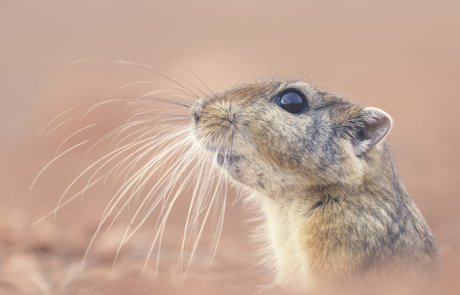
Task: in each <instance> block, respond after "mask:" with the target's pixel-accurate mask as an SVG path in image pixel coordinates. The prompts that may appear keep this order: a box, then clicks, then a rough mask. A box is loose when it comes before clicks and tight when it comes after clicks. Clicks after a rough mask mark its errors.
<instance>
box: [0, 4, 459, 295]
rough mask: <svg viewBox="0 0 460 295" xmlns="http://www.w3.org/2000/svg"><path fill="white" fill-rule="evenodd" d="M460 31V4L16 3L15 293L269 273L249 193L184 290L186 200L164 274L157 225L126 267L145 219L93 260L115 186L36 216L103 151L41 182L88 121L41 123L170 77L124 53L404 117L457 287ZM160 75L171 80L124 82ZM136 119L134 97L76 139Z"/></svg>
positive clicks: (420, 184)
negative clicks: (282, 83)
mask: <svg viewBox="0 0 460 295" xmlns="http://www.w3.org/2000/svg"><path fill="white" fill-rule="evenodd" d="M459 36H460V3H459V2H458V1H454V0H450V1H449V0H443V1H415V0H405V1H394V0H392V1H364V0H353V1H346V2H345V1H319V0H316V1H300V0H298V1H285V2H281V1H278V2H277V1H259V0H257V1H227V2H225V3H220V2H215V1H147V0H137V1H119V0H116V1H107V0H101V1H89V0H82V1H72V2H71V1H57V0H56V1H51V0H43V1H3V2H2V3H0V40H1V41H0V42H1V45H0V52H1V54H0V167H1V169H0V192H1V194H0V216H1V218H0V294H131V293H132V294H175V293H178V292H181V291H183V292H184V293H186V294H216V293H223V294H227V293H228V294H236V293H240V294H246V293H250V292H252V291H253V290H254V287H255V285H256V284H257V283H260V282H262V281H263V280H264V278H265V274H264V273H263V272H262V273H258V272H256V271H255V268H254V264H255V262H256V261H257V258H256V257H255V254H254V252H255V251H254V249H255V248H256V247H257V243H254V242H251V240H250V239H249V238H248V234H249V231H250V229H251V224H248V223H246V222H245V220H247V219H248V217H251V216H252V214H253V213H252V211H251V210H249V209H248V208H245V206H244V205H243V204H242V203H237V204H236V205H234V206H229V208H228V209H227V212H226V213H227V214H226V215H227V216H226V221H225V226H224V231H223V235H222V240H221V245H220V247H219V250H218V252H217V255H216V257H215V262H214V264H213V266H211V267H208V266H207V264H206V263H205V262H206V258H207V257H208V256H207V255H208V254H207V253H208V249H207V248H206V243H208V242H207V238H206V237H205V239H204V242H203V243H202V244H203V245H202V246H201V247H200V248H199V249H198V254H197V259H196V260H195V263H194V264H193V266H192V269H191V271H190V272H189V276H188V278H187V280H186V282H185V285H183V286H182V287H181V286H180V284H179V283H178V282H179V281H180V274H179V272H178V271H177V267H176V261H177V256H178V253H179V247H180V239H178V237H180V236H181V234H182V232H181V230H182V228H183V226H184V224H183V214H184V212H185V211H184V210H186V209H183V208H186V206H187V199H186V198H184V200H181V201H180V202H179V203H178V209H177V212H174V213H175V214H173V215H172V218H171V220H170V223H169V226H168V229H167V233H166V235H165V238H164V241H163V253H162V255H161V259H160V264H159V270H158V274H157V278H156V280H154V275H153V271H152V268H151V267H149V268H148V269H147V271H146V272H145V276H144V278H143V279H142V280H140V278H141V271H142V267H143V263H144V261H145V257H146V255H147V253H148V249H149V246H150V241H151V238H152V234H153V230H152V228H149V227H148V226H147V227H144V228H143V229H142V230H141V231H140V233H139V234H138V235H136V236H135V238H133V240H131V241H130V242H129V243H127V245H126V246H125V247H124V248H123V251H122V252H121V254H120V257H119V260H118V262H117V264H116V266H115V267H114V263H113V262H114V257H115V253H116V250H117V247H118V244H119V239H120V236H121V235H122V234H123V231H124V230H125V228H126V226H127V223H128V219H127V218H128V217H129V214H128V215H127V216H122V217H121V219H120V221H119V222H117V223H115V225H114V227H113V228H112V230H110V231H109V232H108V233H107V234H102V235H101V236H100V238H99V239H98V240H97V241H96V242H95V245H94V247H93V248H92V250H91V251H90V253H89V256H88V259H87V263H86V265H85V266H84V267H83V269H81V261H82V259H83V256H84V252H85V250H86V248H87V246H88V243H89V241H90V239H91V236H92V234H93V233H94V230H95V228H96V227H97V224H98V222H99V218H100V216H101V213H102V211H103V209H104V207H105V206H106V205H107V203H108V200H109V198H110V196H111V194H113V186H111V185H108V186H104V187H98V188H96V189H94V190H91V191H89V192H88V194H87V195H86V197H85V199H84V200H83V201H80V199H78V200H76V201H75V202H73V203H72V204H70V205H69V206H68V207H66V208H65V209H63V210H61V211H60V212H59V213H58V214H57V216H56V217H55V218H49V219H46V220H45V221H43V222H41V223H39V224H38V225H36V226H31V224H32V223H33V222H34V221H35V220H37V219H38V218H40V217H41V216H43V215H44V214H46V213H47V212H49V211H51V210H53V209H54V207H55V206H56V204H57V201H58V199H59V196H60V195H61V193H62V191H63V190H64V189H65V187H66V186H67V185H68V184H69V183H70V182H71V180H72V179H73V177H75V176H76V175H77V174H78V173H79V172H81V171H82V170H83V169H84V167H85V166H86V165H88V164H89V163H91V161H93V160H94V157H95V156H94V155H86V154H85V153H84V152H83V150H79V149H77V150H75V151H74V152H72V153H69V154H66V155H65V156H63V157H62V158H61V159H59V161H57V162H56V163H55V164H54V165H53V166H52V167H50V169H49V170H47V172H46V173H45V174H44V175H43V177H42V178H40V180H39V182H38V183H37V185H36V186H35V188H34V189H33V190H29V186H30V184H31V182H32V181H33V178H34V176H35V175H36V174H37V172H38V171H39V170H40V169H41V168H42V167H43V166H44V165H46V163H47V162H48V161H49V160H50V159H52V158H53V155H54V152H55V151H56V148H57V147H58V146H59V143H60V142H61V141H62V140H63V139H65V138H66V137H67V136H68V135H70V134H71V133H73V132H74V131H76V130H78V128H80V127H81V125H78V122H76V121H75V118H74V120H70V121H66V122H64V123H63V124H62V126H60V128H59V129H57V130H56V131H55V132H53V133H51V134H50V135H46V133H47V132H45V134H42V135H38V132H39V130H40V129H41V127H43V126H44V125H45V124H46V123H47V122H48V121H49V120H50V119H51V118H53V117H54V116H55V115H56V114H59V113H60V112H62V111H64V110H66V109H68V108H70V107H72V106H75V105H78V104H80V103H97V102H98V101H101V100H103V99H109V98H119V97H135V96H138V95H141V94H142V93H145V92H148V91H151V90H155V89H156V87H160V86H166V85H170V84H168V83H167V81H165V80H162V79H159V77H158V76H156V75H155V74H153V73H152V72H150V71H149V70H147V69H145V68H142V67H137V66H127V65H126V64H120V63H116V61H119V60H121V59H123V60H130V61H133V62H138V63H142V64H146V65H149V66H151V67H153V68H155V69H157V70H159V71H161V72H172V73H175V74H178V75H181V76H184V77H185V78H186V79H188V80H190V81H193V83H195V84H197V85H198V84H199V83H200V82H199V81H198V80H197V79H196V77H195V76H194V75H193V74H192V73H191V72H190V71H188V70H187V69H191V70H192V71H193V72H195V73H197V74H199V76H201V77H202V79H203V80H204V81H206V82H207V83H208V84H209V85H210V86H211V88H212V89H214V90H215V91H218V90H222V89H225V88H226V87H228V86H231V85H234V84H236V83H240V82H243V81H247V80H252V79H270V78H289V79H303V80H307V81H310V82H312V83H313V84H315V85H318V86H320V87H323V88H327V89H330V90H333V91H336V92H338V93H341V94H343V95H345V96H347V97H348V98H350V99H352V100H354V101H356V102H358V103H361V104H363V105H371V106H377V107H380V108H383V109H384V110H386V111H387V112H388V113H390V114H391V115H392V116H393V118H394V121H395V125H394V129H393V130H392V132H391V134H390V136H389V142H390V144H391V147H392V151H393V155H394V158H395V160H396V162H397V165H398V167H399V171H400V174H401V177H402V178H403V180H404V183H405V185H406V187H407V189H408V190H409V192H410V193H411V195H412V196H413V198H414V199H415V201H416V203H417V204H418V205H419V207H420V209H421V211H422V212H423V214H424V215H425V217H426V219H427V221H428V223H429V224H430V226H431V228H432V230H433V232H434V234H435V236H436V238H437V240H438V242H439V246H440V250H441V255H442V258H443V263H444V266H443V271H442V277H443V280H442V284H440V285H441V286H442V288H443V289H444V290H443V292H444V294H446V293H447V292H448V291H451V292H453V294H454V293H455V291H458V290H459V285H458V280H457V281H456V278H457V277H458V275H459V274H460V256H459V255H460V218H459V210H460V195H459V189H458V181H459V172H458V171H459V169H460V158H459V157H458V152H459V151H460V123H459V121H458V120H459V107H460V100H459V98H460V79H459V77H460V55H459V53H460V38H459ZM152 80H155V81H158V82H159V83H160V84H159V85H148V84H147V85H137V86H136V87H127V88H123V89H119V88H120V87H121V86H122V85H125V84H127V83H131V82H136V81H152ZM202 87H203V86H202ZM73 114H75V113H70V114H69V117H68V118H71V117H72V115H73ZM129 114H130V113H129V110H128V109H125V108H123V107H122V106H121V105H116V106H115V107H106V108H105V107H104V108H102V109H101V110H98V112H97V113H96V115H94V116H95V117H93V119H94V120H96V119H97V120H98V121H99V122H103V124H105V125H104V126H105V127H104V128H94V129H91V131H89V132H86V133H84V134H81V136H82V137H80V138H77V139H73V141H70V142H67V144H68V145H67V146H69V147H70V146H71V145H72V143H73V144H77V143H78V140H82V138H91V139H93V140H94V139H95V138H96V139H97V138H100V137H101V136H102V135H103V134H105V132H107V130H108V129H107V128H109V127H114V126H116V124H118V123H119V122H121V120H123V118H125V119H126V118H127V117H128V116H129ZM60 122H63V121H60ZM57 125H58V124H55V125H52V126H51V127H50V129H47V131H51V130H52V129H53V128H54V127H56V126H57ZM96 152H99V153H104V152H107V150H104V148H101V149H100V150H98V151H96ZM231 195H232V191H230V197H229V198H230V201H231V199H232V197H231ZM131 212H132V211H131ZM423 291H424V292H425V293H427V292H428V291H427V289H424V290H423ZM438 291H439V290H438ZM424 292H421V293H424ZM436 293H442V292H436Z"/></svg>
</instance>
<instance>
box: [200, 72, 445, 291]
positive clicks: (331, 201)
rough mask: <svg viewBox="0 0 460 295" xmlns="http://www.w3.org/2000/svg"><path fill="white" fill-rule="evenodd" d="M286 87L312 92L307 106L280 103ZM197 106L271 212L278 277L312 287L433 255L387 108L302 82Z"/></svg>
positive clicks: (418, 265)
mask: <svg viewBox="0 0 460 295" xmlns="http://www.w3.org/2000/svg"><path fill="white" fill-rule="evenodd" d="M289 88H293V89H296V90H298V91H301V92H302V93H303V94H304V95H305V97H306V98H307V100H308V109H307V110H306V111H305V112H302V113H298V114H292V113H289V112H287V111H285V110H284V109H282V108H281V107H279V106H278V105H277V104H276V102H275V99H274V98H275V97H276V95H277V94H278V93H279V92H280V91H283V90H285V89H289ZM192 115H193V117H194V119H195V130H194V134H195V137H196V139H197V141H198V142H199V143H200V144H201V145H202V146H203V147H204V148H205V149H206V150H208V151H211V152H214V153H216V154H217V162H218V163H219V164H220V165H221V166H222V167H223V169H224V170H225V171H226V172H227V173H228V174H229V175H230V176H231V177H232V178H233V180H235V181H236V182H237V183H239V184H240V185H242V186H244V187H246V188H248V189H249V190H250V191H251V193H252V196H253V199H255V200H256V201H257V202H259V203H260V206H261V208H262V211H263V212H264V213H265V216H266V233H267V239H268V240H269V243H270V249H271V250H272V255H273V258H274V260H275V264H276V279H275V282H276V284H279V285H281V286H284V287H294V288H298V289H299V288H300V289H308V288H311V287H313V286H315V285H321V284H324V283H326V282H328V283H329V282H337V283H340V282H347V281H350V280H352V279H354V278H361V277H364V276H365V275H366V274H369V273H374V272H376V271H378V270H379V269H388V267H391V268H392V269H398V270H403V271H408V270H411V271H414V272H418V271H420V270H422V269H425V268H427V267H428V266H430V265H432V264H433V263H434V262H435V261H436V258H437V248H436V244H435V241H434V239H433V236H432V234H431V232H430V230H429V228H428V226H427V224H426V222H425V221H424V219H423V217H422V216H421V214H420V212H419V210H418V209H417V207H416V206H415V204H414V203H413V201H412V200H411V199H410V197H409V195H408V194H407V192H406V190H405V189H404V187H403V185H402V183H401V181H400V178H399V177H398V174H397V172H396V170H395V167H394V164H393V161H392V159H391V156H390V153H389V150H388V147H387V144H386V143H385V136H386V134H387V133H388V131H389V130H390V128H391V126H392V120H391V118H390V116H389V115H388V114H386V113H385V112H384V111H382V110H380V109H376V108H365V107H361V106H358V105H355V104H352V103H350V102H348V101H347V100H345V99H344V98H342V97H339V96H336V95H334V94H331V93H329V92H326V91H321V90H318V89H316V88H314V87H312V86H311V85H309V84H306V83H303V82H298V81H266V82H254V83H248V84H246V85H242V86H239V87H236V88H234V89H231V90H228V91H226V92H223V93H221V94H216V95H214V96H212V97H205V98H203V99H202V100H200V101H197V102H196V103H195V104H194V106H193V107H192Z"/></svg>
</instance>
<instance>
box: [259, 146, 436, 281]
mask: <svg viewBox="0 0 460 295" xmlns="http://www.w3.org/2000/svg"><path fill="white" fill-rule="evenodd" d="M366 161H367V163H369V164H368V166H367V167H372V168H367V171H366V173H365V174H364V175H365V177H364V179H363V180H362V182H361V183H360V184H354V185H334V186H327V187H324V186H323V187H316V188H314V189H310V190H309V191H308V193H307V194H306V195H305V196H302V197H299V198H296V199H295V200H296V201H293V202H279V200H280V199H282V198H283V196H281V197H280V198H277V200H275V199H273V198H270V197H262V198H260V199H261V200H262V208H263V211H264V212H265V215H266V230H267V236H268V240H269V243H270V246H271V250H272V253H273V258H274V260H275V264H276V265H277V273H276V282H277V283H278V284H281V285H287V286H289V285H292V286H295V287H296V288H298V287H299V284H300V286H301V287H302V288H304V289H305V288H308V287H311V286H313V285H315V284H316V283H317V282H319V281H324V280H327V279H328V278H330V279H332V280H334V281H337V280H339V281H340V280H348V279H349V278H350V277H352V276H353V275H355V274H356V273H360V272H365V271H367V270H370V269H374V268H376V267H377V266H379V265H381V264H383V263H387V262H389V261H401V260H407V259H410V260H414V261H417V262H420V261H421V262H426V261H428V260H431V259H430V258H432V257H433V256H435V253H436V246H435V244H434V241H433V238H432V236H431V233H430V231H429V229H428V227H427V225H426V223H425V221H424V220H423V218H422V216H421V215H420V213H419V211H418V209H417V208H416V207H415V205H414V203H413V202H412V201H411V200H410V198H409V196H408V195H407V193H406V192H405V190H404V187H403V186H402V184H401V182H400V180H399V177H398V175H397V173H396V171H395V169H394V167H393V163H392V161H391V158H390V156H389V153H388V151H387V149H386V147H385V148H384V149H382V150H380V151H378V152H375V153H373V154H370V155H369V156H368V158H367V159H366ZM289 199H292V198H289Z"/></svg>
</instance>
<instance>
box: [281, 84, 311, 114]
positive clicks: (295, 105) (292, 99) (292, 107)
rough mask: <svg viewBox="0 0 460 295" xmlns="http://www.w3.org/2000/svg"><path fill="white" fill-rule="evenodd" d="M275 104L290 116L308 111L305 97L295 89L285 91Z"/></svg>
mask: <svg viewBox="0 0 460 295" xmlns="http://www.w3.org/2000/svg"><path fill="white" fill-rule="evenodd" d="M276 103H277V104H278V105H279V106H280V107H281V108H282V109H283V110H285V111H288V112H289V113H291V114H298V113H301V112H303V111H306V110H307V109H308V102H307V98H306V97H305V95H304V94H303V93H302V92H300V91H299V90H297V89H286V90H284V91H283V92H281V93H280V94H279V95H278V97H277V98H276Z"/></svg>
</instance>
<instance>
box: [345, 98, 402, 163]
mask: <svg viewBox="0 0 460 295" xmlns="http://www.w3.org/2000/svg"><path fill="white" fill-rule="evenodd" d="M350 121H351V124H347V123H345V126H346V128H351V129H352V130H348V132H347V133H348V134H349V135H351V143H352V146H353V151H354V153H355V154H356V156H361V155H363V154H365V153H366V152H367V151H369V150H370V149H371V148H373V147H374V146H375V145H377V144H378V143H379V142H381V141H382V140H383V139H384V138H385V136H386V135H387V134H388V131H390V129H391V126H392V125H393V119H392V118H391V117H390V115H388V114H387V113H386V112H384V111H383V110H381V109H378V108H373V107H366V108H364V109H362V110H361V111H360V112H359V113H358V114H357V116H356V117H354V118H351V119H350ZM350 121H349V123H350Z"/></svg>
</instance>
